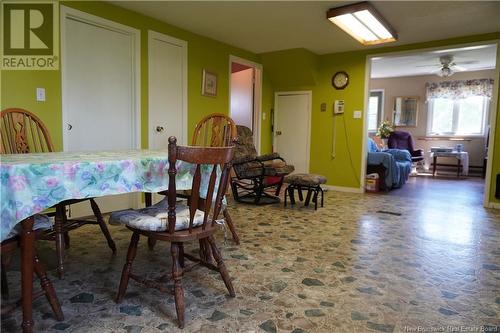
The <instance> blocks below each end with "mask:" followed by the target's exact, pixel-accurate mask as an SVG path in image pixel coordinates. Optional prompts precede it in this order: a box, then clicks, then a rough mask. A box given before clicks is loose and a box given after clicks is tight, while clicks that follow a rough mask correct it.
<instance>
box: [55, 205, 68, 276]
mask: <svg viewBox="0 0 500 333" xmlns="http://www.w3.org/2000/svg"><path fill="white" fill-rule="evenodd" d="M64 210H65V207H64V206H62V205H57V206H56V216H55V219H54V231H55V238H56V254H57V273H58V275H59V279H63V278H64V233H63V224H64V222H65V219H66V212H65V211H64Z"/></svg>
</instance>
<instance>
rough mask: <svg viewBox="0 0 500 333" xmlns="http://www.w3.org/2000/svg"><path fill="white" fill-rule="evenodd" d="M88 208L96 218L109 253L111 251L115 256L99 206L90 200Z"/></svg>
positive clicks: (113, 244) (114, 248)
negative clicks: (106, 242) (90, 208)
mask: <svg viewBox="0 0 500 333" xmlns="http://www.w3.org/2000/svg"><path fill="white" fill-rule="evenodd" d="M90 206H91V207H92V211H93V212H94V215H95V217H96V218H97V223H99V227H100V228H101V231H102V233H103V234H104V237H106V240H107V241H108V246H109V248H110V249H111V251H113V254H116V245H115V242H114V241H113V238H111V234H110V233H109V230H108V227H107V226H106V223H105V222H104V219H103V218H102V214H101V210H100V209H99V206H98V205H97V203H96V202H95V200H94V199H90Z"/></svg>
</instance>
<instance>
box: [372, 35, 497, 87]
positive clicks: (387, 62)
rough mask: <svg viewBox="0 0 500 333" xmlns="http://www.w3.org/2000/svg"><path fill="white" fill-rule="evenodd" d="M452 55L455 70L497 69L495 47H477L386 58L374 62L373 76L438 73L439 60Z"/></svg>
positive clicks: (493, 45) (376, 59) (373, 60)
mask: <svg viewBox="0 0 500 333" xmlns="http://www.w3.org/2000/svg"><path fill="white" fill-rule="evenodd" d="M446 55H451V56H453V62H454V63H455V64H456V65H457V66H458V67H456V66H451V69H452V70H454V71H465V72H470V71H478V70H485V69H493V68H495V59H496V45H495V44H492V45H478V46H470V47H462V48H455V49H441V50H437V51H430V52H419V53H413V54H404V55H399V56H398V55H395V56H387V57H381V58H373V59H372V71H371V77H372V78H374V79H376V78H385V77H397V76H415V75H429V74H436V72H437V71H439V69H440V68H441V67H442V65H441V64H440V61H439V57H441V56H446Z"/></svg>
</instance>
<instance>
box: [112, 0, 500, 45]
mask: <svg viewBox="0 0 500 333" xmlns="http://www.w3.org/2000/svg"><path fill="white" fill-rule="evenodd" d="M111 2H112V3H113V4H115V5H118V6H121V7H124V8H128V9H131V10H133V11H136V12H139V13H142V14H145V15H147V16H150V17H153V18H156V19H158V20H161V21H164V22H167V23H170V24H172V25H174V26H177V27H180V28H183V29H185V30H188V31H191V32H194V33H197V34H200V35H203V36H207V37H210V38H213V39H216V40H219V41H222V42H225V43H227V44H230V45H233V46H236V47H240V48H242V49H246V50H249V51H252V52H254V53H263V52H271V51H277V50H285V49H291V48H306V49H308V50H310V51H312V52H314V53H316V54H326V53H335V52H343V51H352V50H360V49H364V48H373V47H374V46H370V47H366V46H362V45H361V44H360V43H358V42H357V41H356V40H354V39H353V38H352V37H350V36H349V35H347V34H346V33H345V32H343V31H342V30H340V29H339V28H338V27H336V26H335V25H333V24H332V23H330V22H329V21H328V20H327V19H326V12H327V10H328V9H329V8H333V7H338V6H342V5H345V4H348V3H351V2H353V1H349V2H342V1H111ZM372 4H373V5H374V6H375V7H376V8H377V9H378V11H379V12H380V13H381V14H382V15H383V16H384V17H385V18H386V20H387V21H388V22H389V23H390V24H391V25H392V26H393V27H394V29H395V30H396V31H397V33H398V35H399V40H398V41H397V42H394V43H389V44H382V46H386V45H401V44H410V43H417V42H423V41H429V40H439V39H445V38H452V37H459V36H467V35H474V34H482V33H488V32H497V31H500V19H499V17H500V1H489V2H487V1H434V2H431V1H372ZM375 47H376V46H375ZM378 47H380V46H378Z"/></svg>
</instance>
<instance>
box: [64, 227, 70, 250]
mask: <svg viewBox="0 0 500 333" xmlns="http://www.w3.org/2000/svg"><path fill="white" fill-rule="evenodd" d="M64 249H65V250H68V249H69V232H67V231H66V232H65V233H64Z"/></svg>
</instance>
